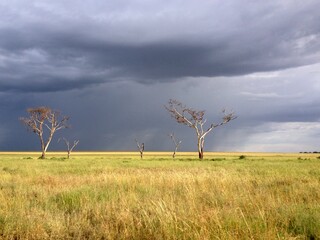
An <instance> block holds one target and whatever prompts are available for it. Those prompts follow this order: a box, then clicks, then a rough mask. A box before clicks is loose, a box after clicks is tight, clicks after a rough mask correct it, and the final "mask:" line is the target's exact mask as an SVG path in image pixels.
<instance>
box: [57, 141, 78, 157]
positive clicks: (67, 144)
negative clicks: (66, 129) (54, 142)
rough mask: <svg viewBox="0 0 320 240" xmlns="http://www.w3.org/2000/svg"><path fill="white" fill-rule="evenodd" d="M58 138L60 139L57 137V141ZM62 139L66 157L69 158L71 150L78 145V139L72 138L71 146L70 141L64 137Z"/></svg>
mask: <svg viewBox="0 0 320 240" xmlns="http://www.w3.org/2000/svg"><path fill="white" fill-rule="evenodd" d="M60 140H61V138H59V140H58V142H60ZM62 140H63V141H64V143H65V144H66V146H67V153H68V159H70V154H71V152H72V150H73V149H74V148H75V147H76V146H77V145H78V143H79V140H74V141H73V145H72V146H71V145H70V142H69V141H68V140H67V139H66V138H62Z"/></svg>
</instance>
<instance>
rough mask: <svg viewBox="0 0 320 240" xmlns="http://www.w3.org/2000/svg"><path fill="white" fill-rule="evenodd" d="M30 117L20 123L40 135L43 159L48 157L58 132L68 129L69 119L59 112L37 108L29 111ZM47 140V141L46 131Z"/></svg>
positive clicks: (21, 119) (46, 108) (22, 119)
mask: <svg viewBox="0 0 320 240" xmlns="http://www.w3.org/2000/svg"><path fill="white" fill-rule="evenodd" d="M27 112H28V114H29V117H26V118H25V117H22V118H20V121H21V122H22V123H23V124H24V125H25V126H26V127H27V129H28V130H30V131H32V132H34V133H35V134H36V135H38V137H39V140H40V144H41V157H40V158H42V159H44V158H45V157H46V152H47V150H48V147H49V145H50V143H51V141H52V138H53V135H54V133H55V132H56V131H58V130H60V129H63V128H67V127H68V125H67V121H68V120H69V117H67V116H61V115H60V112H59V111H53V110H51V108H49V107H37V108H29V109H27ZM44 129H47V132H48V133H47V134H46V135H47V136H48V137H47V139H46V140H45V139H44V138H45V132H46V131H45V130H44Z"/></svg>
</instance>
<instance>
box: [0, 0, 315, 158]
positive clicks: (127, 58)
mask: <svg viewBox="0 0 320 240" xmlns="http://www.w3.org/2000/svg"><path fill="white" fill-rule="evenodd" d="M319 9H320V2H319V1H318V0H305V1H295V0H281V1H280V0H269V1H253V0H230V1H222V0H204V1H196V0H190V1H189V0H187V1H186V0H170V1H164V0H130V1H125V0H108V1H105V0H92V1H88V0H86V1H75V0H69V1H62V0H56V1H49V0H42V1H40V0H39V1H33V0H28V1H22V0H1V1H0V151H9V150H10V151H15V150H20V151H22V150H39V148H40V146H39V140H38V139H37V136H36V135H35V134H33V133H31V132H27V131H26V129H25V128H24V126H23V125H22V124H21V123H20V122H19V117H21V116H26V109H27V108H29V107H37V106H49V107H51V108H53V109H59V110H61V112H62V113H64V114H66V115H69V116H70V117H71V118H70V124H71V125H72V127H71V128H70V129H67V130H63V131H60V132H57V135H56V136H55V139H54V140H53V142H52V145H51V146H50V149H51V150H59V149H64V146H63V145H62V144H61V143H57V139H58V138H59V137H62V136H64V137H66V138H68V139H69V140H73V139H79V140H80V143H79V145H78V150H134V149H135V148H136V145H135V141H134V139H135V138H137V139H139V140H140V141H141V142H144V143H145V146H146V150H171V149H173V144H172V142H171V140H170V138H169V137H168V134H169V133H171V132H174V133H175V135H176V136H177V137H178V138H179V139H181V140H182V145H181V150H183V151H195V150H196V145H195V141H196V137H195V132H194V131H193V129H191V128H188V127H186V126H182V125H179V124H178V123H176V122H175V121H174V120H173V119H171V118H170V116H169V114H168V113H167V112H166V110H165V109H164V105H165V104H166V103H167V102H168V100H169V99H170V98H173V99H178V100H180V101H181V102H183V103H185V104H186V105H188V106H190V107H192V108H194V109H199V110H206V118H207V122H208V123H211V122H219V121H220V120H221V116H222V115H221V110H222V109H223V108H227V109H231V110H234V111H235V113H236V115H238V118H237V119H236V120H235V121H232V122H230V123H229V124H228V125H225V126H223V127H220V128H217V129H215V130H214V132H212V133H211V134H210V135H208V137H207V139H206V145H205V150H207V151H267V152H272V151H276V152H299V151H320V141H319V139H320V95H319V92H320V40H319V37H320V24H319V23H320V11H319ZM50 149H49V150H50Z"/></svg>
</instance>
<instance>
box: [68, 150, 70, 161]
mask: <svg viewBox="0 0 320 240" xmlns="http://www.w3.org/2000/svg"><path fill="white" fill-rule="evenodd" d="M68 159H70V151H68Z"/></svg>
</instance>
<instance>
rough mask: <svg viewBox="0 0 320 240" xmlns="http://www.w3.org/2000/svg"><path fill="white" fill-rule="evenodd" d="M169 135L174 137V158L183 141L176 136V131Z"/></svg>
mask: <svg viewBox="0 0 320 240" xmlns="http://www.w3.org/2000/svg"><path fill="white" fill-rule="evenodd" d="M169 137H170V138H171V139H172V142H173V144H174V147H175V148H174V151H173V154H172V158H175V156H176V152H177V151H178V148H179V147H180V144H181V143H182V141H178V139H176V136H175V135H174V133H170V134H169Z"/></svg>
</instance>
